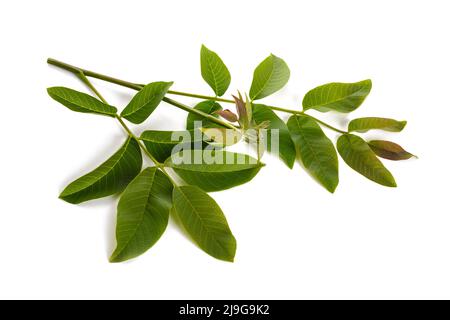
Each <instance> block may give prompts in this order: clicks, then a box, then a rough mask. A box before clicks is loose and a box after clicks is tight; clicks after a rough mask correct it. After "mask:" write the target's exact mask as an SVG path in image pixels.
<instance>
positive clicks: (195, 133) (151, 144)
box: [141, 130, 204, 162]
mask: <svg viewBox="0 0 450 320" xmlns="http://www.w3.org/2000/svg"><path fill="white" fill-rule="evenodd" d="M141 140H142V141H143V142H144V144H145V147H146V148H147V150H148V151H149V152H150V153H151V154H152V155H153V156H154V157H155V158H156V160H158V161H159V162H164V161H165V160H166V159H167V158H169V157H170V156H171V155H172V150H173V148H174V147H175V146H177V145H179V144H180V143H181V144H183V148H184V149H188V148H191V149H194V148H197V149H202V147H203V146H204V143H203V135H202V133H201V132H200V131H199V130H185V131H156V130H148V131H144V132H143V133H142V135H141ZM196 142H197V145H196Z"/></svg>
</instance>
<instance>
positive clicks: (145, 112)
mask: <svg viewBox="0 0 450 320" xmlns="http://www.w3.org/2000/svg"><path fill="white" fill-rule="evenodd" d="M172 84H173V82H152V83H149V84H148V85H146V86H145V87H144V88H142V90H140V91H139V92H138V93H137V94H136V95H135V96H134V97H133V99H131V101H130V103H129V104H128V105H127V106H126V108H125V109H124V110H123V111H122V113H121V116H122V117H123V118H125V119H127V120H128V121H130V122H132V123H136V124H139V123H142V122H144V121H145V120H147V118H148V117H149V116H150V114H151V113H152V112H153V111H155V109H156V107H157V106H158V105H159V103H160V102H161V100H162V99H163V98H164V96H165V95H166V93H167V91H169V88H170V86H172Z"/></svg>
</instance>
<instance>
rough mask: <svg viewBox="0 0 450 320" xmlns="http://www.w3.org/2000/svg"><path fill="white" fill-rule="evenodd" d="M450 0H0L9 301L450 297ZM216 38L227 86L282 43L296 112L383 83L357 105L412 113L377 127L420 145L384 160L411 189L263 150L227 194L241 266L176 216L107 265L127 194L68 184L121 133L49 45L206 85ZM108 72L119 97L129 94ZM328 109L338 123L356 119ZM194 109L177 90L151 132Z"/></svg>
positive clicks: (3, 278) (144, 75)
mask: <svg viewBox="0 0 450 320" xmlns="http://www.w3.org/2000/svg"><path fill="white" fill-rule="evenodd" d="M449 9H450V8H449V5H448V1H430V0H428V1H411V0H408V1H360V0H358V1H281V0H277V1H263V0H259V1H242V0H241V1H231V0H228V1H220V2H219V1H211V0H209V1H175V0H172V1H111V0H109V1H92V0H91V1H80V0H78V1H49V0H41V1H20V0H17V1H2V2H1V4H0V30H1V45H0V46H1V50H0V82H1V83H0V84H1V86H0V88H1V89H0V90H1V100H0V101H1V102H0V103H1V123H0V130H1V136H2V151H1V156H0V163H1V165H0V170H1V176H0V194H1V196H0V197H1V201H0V252H1V254H0V298H152V299H165V298H191V299H196V298H203V299H214V298H224V299H229V298H234V299H240V298H255V299H258V298H274V299H278V298H289V299H291V298H292V299H294V298H295V299H300V298H306V299H315V298H344V299H347V298H362V299H365V298H388V299H389V298H450V272H449V270H450V255H449V248H450V216H449V209H448V182H449V178H450V176H449V172H448V163H449V156H450V153H449V150H448V143H449V142H448V141H449V139H448V130H449V129H448V128H446V127H447V124H448V122H449V121H450V111H449V110H450V106H449V94H448V93H449V90H450V82H449V74H450V63H449V57H450V50H449V42H448V31H449V30H450V20H449V18H448V14H449ZM202 43H204V44H205V45H207V46H208V47H209V48H210V49H212V50H214V51H216V52H218V53H219V55H220V56H221V57H222V58H223V60H224V61H225V63H226V64H227V65H228V66H229V69H230V71H231V74H232V78H233V81H232V84H231V87H230V93H231V92H236V90H237V89H240V90H244V91H245V90H248V88H249V86H250V83H251V76H252V73H253V69H254V68H255V67H256V65H257V64H258V63H259V62H260V61H261V60H262V59H264V58H265V57H266V56H267V55H268V54H269V53H274V54H276V55H278V56H280V57H282V58H283V59H285V61H286V62H287V63H288V65H289V66H290V68H291V74H292V76H291V80H290V82H289V84H288V86H287V87H286V88H285V89H284V90H282V91H281V92H280V93H278V94H276V95H273V96H271V97H270V98H268V99H266V100H265V102H267V103H272V104H276V105H279V106H285V107H291V108H300V104H301V99H302V96H303V94H304V93H305V92H306V91H308V90H309V89H311V88H313V87H315V86H317V85H320V84H323V83H327V82H332V81H342V82H354V81H359V80H362V79H366V78H371V79H372V80H373V90H372V93H371V94H370V96H369V98H368V99H367V100H366V102H365V103H364V104H363V106H362V107H361V108H360V109H358V110H357V111H356V112H355V113H354V114H351V115H350V116H349V117H358V116H385V117H393V118H396V119H399V120H403V119H406V120H408V125H407V127H406V129H405V130H404V131H403V132H402V133H397V134H392V133H381V132H374V133H373V134H366V136H367V137H376V138H385V139H392V140H393V141H396V142H398V143H400V144H402V145H403V146H404V147H405V148H406V149H408V150H409V151H411V152H413V153H416V154H418V155H419V158H420V159H419V160H410V161H404V162H399V163H394V162H388V161H386V162H385V163H386V165H387V166H388V168H389V169H390V170H391V171H392V173H393V174H394V175H395V177H396V179H397V182H398V185H399V187H398V188H397V189H389V188H384V187H381V186H379V185H376V184H374V183H372V182H370V181H368V180H366V179H364V178H363V177H362V176H360V175H358V174H357V173H355V172H353V171H351V169H349V168H348V167H347V166H346V165H345V164H344V163H343V161H341V162H340V178H341V182H340V185H339V187H338V189H337V191H336V193H335V194H334V195H331V194H329V193H328V192H327V191H325V190H324V189H323V188H322V187H321V186H319V185H318V184H317V183H316V182H315V181H314V180H312V179H311V178H310V177H309V176H308V174H306V173H305V172H304V171H303V169H301V167H300V166H299V165H298V164H296V166H295V168H294V169H293V170H292V171H290V170H288V169H287V167H285V166H284V164H282V163H281V162H279V161H278V160H277V159H274V158H271V157H270V156H269V157H265V159H264V161H265V162H266V163H267V166H266V167H265V168H264V170H263V171H262V172H261V173H260V174H259V175H258V176H257V177H256V178H255V179H254V180H253V181H252V182H251V183H249V184H247V185H245V186H241V187H237V188H235V189H232V190H229V191H226V192H220V193H215V194H213V197H214V198H215V199H216V200H217V202H218V203H219V204H220V205H221V206H222V208H223V210H224V212H225V214H226V215H227V218H228V220H229V223H230V226H231V228H232V230H233V232H234V234H235V236H236V238H237V240H238V251H237V255H236V262H235V263H234V264H231V263H224V262H221V261H217V260H214V259H213V258H211V257H209V256H207V255H206V254H204V253H203V252H202V251H200V250H199V249H198V248H196V247H195V246H194V245H193V244H192V243H191V242H190V241H189V240H187V239H186V237H185V236H184V235H183V234H182V233H180V231H179V230H178V228H177V227H176V226H175V225H173V224H171V225H169V227H168V230H167V232H166V233H165V234H164V236H163V237H162V239H161V240H160V241H159V242H158V243H157V244H156V245H155V246H154V247H153V248H152V249H151V250H150V251H149V252H147V254H145V255H144V256H142V257H140V258H138V259H136V260H134V261H132V262H129V263H123V264H114V265H113V264H109V263H108V256H109V254H110V253H111V251H112V249H113V247H114V245H115V243H114V225H115V207H116V203H117V198H107V199H103V200H100V201H94V202H92V203H88V204H83V205H78V206H74V205H70V204H68V203H65V202H63V201H61V200H58V194H59V192H60V191H61V190H62V188H63V187H64V186H65V185H66V184H67V183H69V182H70V181H71V180H73V179H74V178H76V177H78V176H79V175H80V174H81V173H85V172H87V171H89V170H90V169H92V168H94V167H95V166H96V165H97V164H99V163H101V162H102V161H103V160H104V159H106V158H107V157H108V156H109V155H110V154H112V153H113V152H114V151H115V149H117V148H118V147H119V146H120V145H121V144H122V142H123V139H124V136H123V132H122V130H121V128H120V127H119V126H118V125H117V124H116V123H115V122H114V120H112V119H109V118H102V117H99V116H93V115H86V114H78V113H73V112H70V111H69V110H67V109H66V108H64V107H62V106H60V105H58V104H57V103H56V102H54V101H52V100H50V99H49V97H48V96H47V94H46V90H45V89H46V87H48V86H54V85H64V86H70V87H73V88H76V89H79V90H85V89H84V87H83V86H82V85H81V84H80V83H79V81H78V80H77V79H76V78H74V77H73V76H71V75H70V74H68V73H66V72H62V71H59V70H57V69H55V68H52V67H49V66H47V64H46V58H47V57H49V56H51V57H54V58H57V59H60V60H63V61H67V62H69V63H72V64H76V65H79V66H82V67H85V68H89V69H94V70H97V71H100V72H104V73H107V74H110V75H113V76H117V77H121V78H125V79H129V80H131V81H137V82H151V81H169V80H173V81H175V85H174V87H173V88H174V89H176V90H182V91H183V90H184V91H192V92H199V93H204V94H210V93H211V91H210V89H209V87H208V86H207V85H206V84H205V83H204V82H203V80H202V78H201V76H200V71H199V70H200V68H199V51H200V45H201V44H202ZM95 84H97V85H98V88H99V89H100V90H101V91H102V92H103V93H104V95H105V96H106V97H107V98H108V100H109V101H110V102H111V103H112V104H115V105H118V106H123V105H124V104H126V103H127V101H128V100H129V99H130V97H131V94H132V92H131V91H130V90H127V89H123V88H119V87H116V86H114V85H109V84H106V83H102V82H98V81H95ZM179 100H181V101H183V102H186V103H189V104H193V103H194V102H195V100H191V99H185V98H179ZM315 115H317V116H318V117H321V118H322V119H330V121H333V122H334V123H335V124H336V126H340V127H342V128H343V127H344V126H345V124H346V123H347V121H348V119H350V118H349V117H347V118H346V117H345V116H333V115H328V114H320V113H315ZM185 116H186V114H185V113H184V112H183V111H180V110H177V109H175V108H173V107H171V106H169V105H165V104H163V105H161V106H160V107H159V108H158V109H157V111H156V112H155V113H154V114H153V115H152V116H151V118H150V119H149V121H148V122H146V123H145V125H144V126H143V127H142V128H157V129H182V128H183V123H184V119H185ZM282 116H283V117H285V116H286V115H282ZM142 128H141V129H138V128H136V132H139V130H143V129H142ZM327 133H329V134H330V137H331V138H333V139H335V138H336V135H335V134H334V133H333V132H329V131H327Z"/></svg>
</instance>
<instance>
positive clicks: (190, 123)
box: [186, 100, 223, 130]
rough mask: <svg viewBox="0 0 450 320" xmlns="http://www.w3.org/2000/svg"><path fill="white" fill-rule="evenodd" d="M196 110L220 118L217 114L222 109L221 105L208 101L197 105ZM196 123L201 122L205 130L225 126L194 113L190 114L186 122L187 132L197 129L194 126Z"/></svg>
mask: <svg viewBox="0 0 450 320" xmlns="http://www.w3.org/2000/svg"><path fill="white" fill-rule="evenodd" d="M194 109H196V110H199V111H202V112H204V113H207V114H211V115H213V116H215V117H216V118H219V116H218V115H217V114H216V113H215V112H216V111H218V110H222V107H221V105H220V104H218V103H217V102H215V101H211V100H207V101H202V102H200V103H199V104H197V105H196V106H195V107H194ZM196 121H201V122H202V125H201V126H200V127H203V128H223V126H221V125H220V124H218V123H215V122H212V121H209V120H207V119H205V118H204V117H202V116H200V115H197V114H194V113H189V115H188V116H187V120H186V129H187V130H192V129H195V126H194V125H195V122H196Z"/></svg>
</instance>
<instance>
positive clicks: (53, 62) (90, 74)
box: [47, 58, 348, 134]
mask: <svg viewBox="0 0 450 320" xmlns="http://www.w3.org/2000/svg"><path fill="white" fill-rule="evenodd" d="M47 62H48V63H49V64H51V65H54V66H56V67H59V68H62V69H65V70H67V71H70V72H72V73H75V74H77V75H79V74H83V75H85V76H86V77H92V78H96V79H100V80H103V81H107V82H110V83H114V84H117V85H119V86H123V87H127V88H130V89H133V90H141V89H142V88H143V85H141V84H137V83H132V82H128V81H124V80H121V79H117V78H113V77H110V76H106V75H104V74H100V73H97V72H93V71H90V70H86V69H81V68H78V67H75V66H72V65H70V64H67V63H64V62H61V61H58V60H55V59H51V58H49V59H48V60H47ZM83 82H84V81H83ZM91 89H92V88H91ZM168 93H169V94H174V95H179V96H186V97H192V98H198V99H205V100H213V101H218V102H226V103H233V104H234V101H233V100H229V99H223V98H218V97H212V96H205V95H200V94H194V93H187V92H181V91H168ZM163 101H165V102H167V103H169V104H171V105H173V106H175V107H177V108H180V109H182V110H185V111H187V112H190V113H194V114H197V115H199V116H202V117H204V118H207V119H208V120H210V121H212V122H215V123H218V124H220V125H223V126H225V127H227V128H230V129H233V130H238V128H236V127H235V126H233V125H232V124H230V123H229V122H225V121H222V120H220V119H218V118H216V117H214V116H211V115H209V114H207V113H204V112H202V111H199V110H196V109H193V108H191V107H189V106H186V105H184V104H182V103H180V102H177V101H175V100H172V99H169V98H167V97H165V98H163ZM269 108H270V109H272V110H276V111H281V112H286V113H290V114H300V115H304V116H307V117H310V118H311V119H314V120H315V121H316V122H318V123H320V124H321V125H323V126H324V127H327V128H328V129H331V130H333V131H336V132H338V133H342V134H345V133H348V132H347V131H343V130H340V129H338V128H335V127H333V126H332V125H330V124H328V123H326V122H324V121H322V120H319V119H317V118H315V117H313V116H311V115H309V114H306V113H305V112H304V111H297V110H291V109H286V108H280V107H273V106H269Z"/></svg>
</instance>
